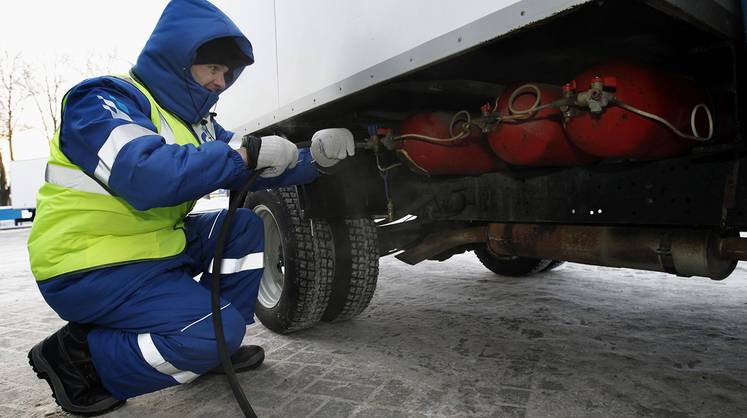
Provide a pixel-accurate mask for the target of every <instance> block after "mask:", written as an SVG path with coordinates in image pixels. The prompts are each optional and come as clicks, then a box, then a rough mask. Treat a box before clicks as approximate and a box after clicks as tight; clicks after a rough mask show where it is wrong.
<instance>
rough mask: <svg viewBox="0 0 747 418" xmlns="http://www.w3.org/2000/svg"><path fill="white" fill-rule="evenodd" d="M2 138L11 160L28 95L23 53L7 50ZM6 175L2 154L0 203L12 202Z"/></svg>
mask: <svg viewBox="0 0 747 418" xmlns="http://www.w3.org/2000/svg"><path fill="white" fill-rule="evenodd" d="M0 57H1V58H0V110H1V111H2V113H0V138H5V140H6V141H8V149H9V151H10V161H13V160H14V159H15V157H14V155H13V133H14V132H15V130H16V127H17V125H18V115H19V114H20V113H21V109H22V106H23V101H24V100H25V98H26V97H27V93H26V92H25V89H24V86H23V84H22V82H21V81H22V78H23V77H22V71H23V62H22V59H21V54H20V53H18V54H16V55H14V56H12V57H11V55H10V54H9V53H8V52H7V51H3V52H2V54H0ZM7 184H8V183H7V179H6V177H5V164H4V163H3V159H2V155H0V205H2V206H5V205H7V204H8V203H9V202H10V189H9V188H8V186H7Z"/></svg>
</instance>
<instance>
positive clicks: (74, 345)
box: [28, 323, 125, 415]
mask: <svg viewBox="0 0 747 418" xmlns="http://www.w3.org/2000/svg"><path fill="white" fill-rule="evenodd" d="M90 330H91V327H90V326H85V325H79V324H74V323H68V324H67V325H65V326H64V327H62V328H60V330H59V331H57V332H55V333H54V334H52V335H51V336H49V337H47V338H46V339H44V341H42V342H40V343H39V344H37V345H35V346H34V348H32V349H31V351H29V356H28V357H29V364H30V365H31V367H32V368H33V369H34V372H36V376H37V377H38V378H39V379H44V380H46V381H47V383H48V384H49V387H51V388H52V396H53V397H54V398H55V400H56V401H57V404H58V405H60V406H61V407H62V409H64V410H65V411H68V412H72V413H74V414H80V415H98V414H102V413H104V412H108V411H111V410H113V409H115V408H118V407H120V406H122V405H123V404H124V403H125V401H122V400H119V399H115V398H113V397H112V396H111V394H110V393H109V392H107V390H106V389H104V387H103V386H102V384H101V380H100V379H99V376H98V374H96V369H95V368H94V367H93V361H92V360H91V352H90V351H89V350H88V340H87V336H88V332H89V331H90Z"/></svg>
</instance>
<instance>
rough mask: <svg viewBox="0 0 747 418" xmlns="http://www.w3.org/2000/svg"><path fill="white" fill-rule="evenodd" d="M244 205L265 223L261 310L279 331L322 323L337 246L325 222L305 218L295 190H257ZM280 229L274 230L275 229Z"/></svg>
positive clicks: (262, 317)
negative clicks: (333, 244)
mask: <svg viewBox="0 0 747 418" xmlns="http://www.w3.org/2000/svg"><path fill="white" fill-rule="evenodd" d="M244 207H245V208H249V209H252V210H254V212H255V213H257V214H258V215H259V216H260V217H261V218H262V220H263V221H264V224H265V250H264V251H265V272H264V275H263V276H262V284H261V285H260V293H259V296H258V298H257V305H256V309H255V313H256V315H257V317H258V318H259V320H260V321H261V322H262V324H263V325H264V326H266V327H267V328H269V329H271V330H272V331H275V332H278V333H288V332H292V331H297V330H300V329H304V328H308V327H311V326H313V325H314V324H316V323H317V322H319V320H320V319H321V318H322V315H323V314H324V311H325V309H326V308H327V302H328V301H329V297H330V294H331V292H332V278H333V273H334V271H333V262H334V249H333V247H332V243H331V242H332V234H331V232H330V230H329V228H325V226H324V225H321V226H316V225H314V226H313V231H312V224H311V223H310V222H309V221H307V220H304V219H302V218H301V214H300V207H299V201H298V194H297V192H296V189H295V188H282V189H276V190H263V191H258V192H255V193H251V194H250V195H249V196H248V197H247V198H246V201H245V202H244ZM273 228H274V229H273Z"/></svg>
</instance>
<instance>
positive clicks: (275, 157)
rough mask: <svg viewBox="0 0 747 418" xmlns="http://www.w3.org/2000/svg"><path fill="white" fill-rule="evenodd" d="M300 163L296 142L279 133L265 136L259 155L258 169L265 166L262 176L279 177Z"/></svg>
mask: <svg viewBox="0 0 747 418" xmlns="http://www.w3.org/2000/svg"><path fill="white" fill-rule="evenodd" d="M296 164H298V147H296V144H294V143H292V142H290V141H288V140H287V139H285V138H282V137H279V136H277V135H271V136H263V137H262V145H261V146H260V147H259V155H258V156H257V169H260V168H265V170H264V171H263V172H262V174H260V176H261V177H277V176H279V175H281V174H283V172H284V171H285V170H287V169H289V168H293V167H295V166H296Z"/></svg>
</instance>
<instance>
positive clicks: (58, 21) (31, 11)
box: [0, 0, 168, 159]
mask: <svg viewBox="0 0 747 418" xmlns="http://www.w3.org/2000/svg"><path fill="white" fill-rule="evenodd" d="M166 3H168V1H166V0H129V1H126V2H112V1H101V0H98V1H94V0H68V1H51V0H43V1H42V0H13V1H4V2H3V8H2V13H0V51H3V50H5V51H9V52H10V53H11V54H15V53H18V52H20V53H21V54H22V56H23V58H24V59H25V60H26V61H29V62H31V63H33V64H36V65H41V64H42V63H44V62H45V61H50V60H53V59H54V58H55V57H57V56H61V55H67V56H69V57H70V58H71V65H70V67H71V68H66V69H59V70H60V71H63V72H64V73H66V74H68V75H69V78H70V83H72V84H75V83H76V82H78V81H80V80H79V79H76V78H80V76H79V75H77V74H80V71H82V70H84V69H85V62H86V58H87V57H88V56H90V55H92V54H100V55H107V54H110V53H111V52H112V51H116V54H117V58H118V59H117V60H115V61H114V62H113V63H112V71H113V72H126V71H127V70H128V69H129V68H130V66H131V64H132V63H133V62H134V61H135V59H136V58H137V55H138V54H139V52H140V50H141V48H142V47H143V45H144V44H145V41H146V40H147V39H148V36H149V35H150V33H151V31H152V30H153V27H154V26H155V24H156V22H157V21H158V17H159V16H160V15H161V12H162V11H163V8H164V7H165V6H166ZM72 84H71V85H69V86H67V87H71V86H72ZM36 114H37V110H36V108H35V107H34V105H33V104H31V103H28V104H26V106H25V107H24V115H23V118H24V122H25V123H26V124H29V125H38V122H37V121H35V118H36V117H37V116H36ZM13 148H14V151H15V152H16V159H27V158H35V157H45V156H46V155H47V154H48V152H49V151H48V148H47V147H46V144H45V139H44V138H43V132H41V131H39V130H36V129H33V130H27V131H25V132H19V133H18V135H17V136H16V137H15V140H14V147H13ZM5 155H7V153H6V154H5Z"/></svg>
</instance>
